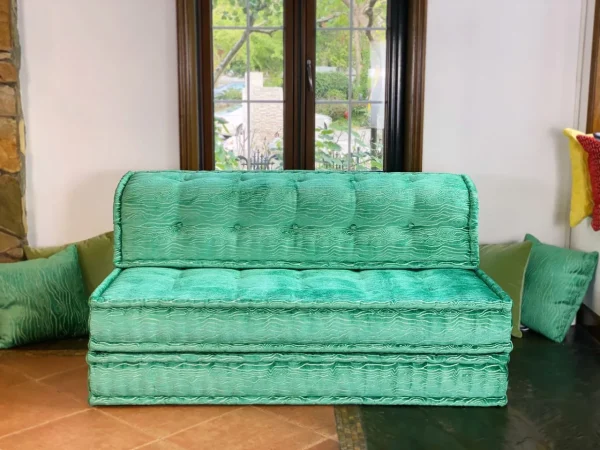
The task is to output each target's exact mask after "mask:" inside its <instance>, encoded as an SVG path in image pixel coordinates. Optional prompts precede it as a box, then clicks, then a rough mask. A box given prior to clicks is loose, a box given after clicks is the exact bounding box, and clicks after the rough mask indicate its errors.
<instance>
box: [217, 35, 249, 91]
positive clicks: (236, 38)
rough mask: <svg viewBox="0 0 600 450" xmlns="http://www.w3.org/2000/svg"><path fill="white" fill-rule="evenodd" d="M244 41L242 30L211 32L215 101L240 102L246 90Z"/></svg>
mask: <svg viewBox="0 0 600 450" xmlns="http://www.w3.org/2000/svg"><path fill="white" fill-rule="evenodd" d="M246 56H247V55H246V40H245V39H244V32H243V31H242V30H214V31H213V85H214V96H215V99H223V100H227V99H229V100H240V99H241V97H240V93H242V92H243V91H244V90H245V88H246V78H245V77H246Z"/></svg>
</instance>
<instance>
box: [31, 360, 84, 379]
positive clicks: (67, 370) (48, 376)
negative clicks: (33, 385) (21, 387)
mask: <svg viewBox="0 0 600 450" xmlns="http://www.w3.org/2000/svg"><path fill="white" fill-rule="evenodd" d="M86 366H87V364H86V363H85V362H84V363H83V364H82V365H81V366H77V367H71V368H70V369H66V370H63V371H61V372H55V373H51V374H50V375H44V376H43V377H40V378H35V381H44V380H47V379H48V378H51V377H54V376H56V375H64V374H66V373H69V372H72V371H74V370H78V369H81V368H82V367H86Z"/></svg>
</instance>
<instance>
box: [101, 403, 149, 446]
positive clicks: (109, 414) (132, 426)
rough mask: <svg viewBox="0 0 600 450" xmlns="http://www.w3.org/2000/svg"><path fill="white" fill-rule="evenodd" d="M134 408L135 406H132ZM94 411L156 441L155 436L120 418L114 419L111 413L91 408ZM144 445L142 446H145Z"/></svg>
mask: <svg viewBox="0 0 600 450" xmlns="http://www.w3.org/2000/svg"><path fill="white" fill-rule="evenodd" d="M133 406H134V407H135V405H133ZM92 409H93V410H94V411H98V412H99V413H100V414H104V415H105V416H106V417H110V418H111V419H114V420H116V421H117V422H119V423H122V424H123V425H127V426H128V427H129V428H133V429H134V430H136V431H139V432H140V433H142V434H144V435H146V436H148V437H149V438H151V439H156V436H152V435H151V434H148V432H147V431H145V430H143V429H142V428H140V427H138V426H137V425H134V424H132V423H129V422H127V421H126V420H123V419H121V418H120V417H116V416H113V415H112V414H111V413H109V412H108V411H104V410H103V409H100V408H92ZM146 444H148V442H146ZM146 444H144V445H146Z"/></svg>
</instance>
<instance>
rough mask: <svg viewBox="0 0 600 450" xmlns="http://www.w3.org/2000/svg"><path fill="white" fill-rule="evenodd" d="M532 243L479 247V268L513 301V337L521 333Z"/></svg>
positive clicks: (520, 335) (519, 335) (521, 335)
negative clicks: (523, 302) (524, 289)
mask: <svg viewBox="0 0 600 450" xmlns="http://www.w3.org/2000/svg"><path fill="white" fill-rule="evenodd" d="M531 247H532V244H531V242H517V243H513V244H489V245H481V246H479V260H480V263H479V267H480V268H481V270H483V271H484V272H485V273H486V274H488V275H489V277H490V278H491V279H492V280H494V281H495V282H496V283H497V284H498V286H500V287H501V288H502V290H503V291H504V292H506V293H507V294H508V296H509V297H510V298H511V299H512V301H513V305H512V322H513V325H512V333H511V334H512V335H513V336H514V337H518V338H520V337H523V333H521V330H520V325H521V299H522V298H523V285H524V284H525V271H526V269H527V263H528V261H529V254H530V253H531Z"/></svg>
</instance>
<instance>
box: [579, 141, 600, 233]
mask: <svg viewBox="0 0 600 450" xmlns="http://www.w3.org/2000/svg"><path fill="white" fill-rule="evenodd" d="M577 140H578V141H579V143H580V144H581V146H582V147H583V149H584V150H585V151H586V152H587V153H588V169H589V171H590V182H591V185H592V199H593V200H594V210H593V211H592V228H593V229H594V231H598V230H600V141H599V140H598V139H596V138H594V137H592V136H586V135H585V134H580V135H579V136H577Z"/></svg>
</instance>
